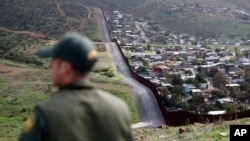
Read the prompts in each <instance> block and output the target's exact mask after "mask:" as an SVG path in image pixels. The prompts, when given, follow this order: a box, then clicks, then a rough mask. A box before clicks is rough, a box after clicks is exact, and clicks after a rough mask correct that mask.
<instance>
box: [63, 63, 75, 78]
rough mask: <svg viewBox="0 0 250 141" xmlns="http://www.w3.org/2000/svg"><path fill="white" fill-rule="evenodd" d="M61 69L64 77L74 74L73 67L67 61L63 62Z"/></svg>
mask: <svg viewBox="0 0 250 141" xmlns="http://www.w3.org/2000/svg"><path fill="white" fill-rule="evenodd" d="M61 69H62V72H63V74H64V75H67V74H69V73H72V71H73V67H72V65H71V64H70V63H68V62H66V61H62V64H61Z"/></svg>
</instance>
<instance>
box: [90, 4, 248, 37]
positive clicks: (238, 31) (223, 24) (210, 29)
mask: <svg viewBox="0 0 250 141" xmlns="http://www.w3.org/2000/svg"><path fill="white" fill-rule="evenodd" d="M97 1H100V0H91V1H90V0H87V2H88V3H89V4H96V5H98V6H100V5H101V6H102V7H104V9H105V10H106V11H107V12H110V11H111V10H117V9H118V10H121V11H123V12H127V13H133V14H134V15H136V16H137V18H138V19H139V18H140V17H144V18H146V19H151V20H153V21H155V22H156V23H158V24H160V25H161V26H163V27H165V28H167V29H169V30H173V31H176V32H179V33H187V34H190V35H194V36H198V37H199V36H201V37H210V38H228V37H229V38H244V39H245V38H247V39H248V38H250V25H249V23H250V22H249V21H250V14H249V13H250V1H248V0H237V1H234V0H206V1H200V0H175V1H172V0H154V1H152V0H138V1H132V0H105V1H102V2H101V3H98V4H97Z"/></svg>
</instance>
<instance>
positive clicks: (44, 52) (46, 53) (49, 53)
mask: <svg viewBox="0 0 250 141" xmlns="http://www.w3.org/2000/svg"><path fill="white" fill-rule="evenodd" d="M36 55H37V56H39V57H41V58H52V57H54V48H46V49H38V51H37V52H36Z"/></svg>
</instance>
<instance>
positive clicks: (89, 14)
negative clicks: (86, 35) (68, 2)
mask: <svg viewBox="0 0 250 141" xmlns="http://www.w3.org/2000/svg"><path fill="white" fill-rule="evenodd" d="M79 5H81V6H84V7H86V8H87V9H88V12H89V13H88V18H89V19H91V10H90V8H89V7H88V6H86V5H83V4H79Z"/></svg>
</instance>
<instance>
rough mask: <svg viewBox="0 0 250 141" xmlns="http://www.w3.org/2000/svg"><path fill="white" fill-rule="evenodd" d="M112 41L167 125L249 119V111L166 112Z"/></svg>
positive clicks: (154, 91)
mask: <svg viewBox="0 0 250 141" xmlns="http://www.w3.org/2000/svg"><path fill="white" fill-rule="evenodd" d="M102 12H103V11H102ZM103 14H104V13H103ZM104 19H105V22H106V24H107V27H109V26H108V23H107V21H106V18H104ZM108 30H109V33H111V31H110V29H109V28H108ZM110 37H111V35H110ZM111 38H112V37H111ZM112 41H113V42H115V43H116V45H117V47H118V49H119V51H120V53H121V55H122V57H123V59H124V60H125V62H126V65H127V66H128V68H129V70H130V73H131V74H132V76H133V78H134V79H136V80H137V81H139V82H140V83H142V84H143V85H145V86H146V87H148V88H149V89H150V90H151V91H152V92H153V94H154V97H155V99H156V101H157V103H158V106H159V108H160V110H161V113H162V115H163V117H164V119H165V122H166V124H167V125H170V126H181V125H187V124H193V123H196V122H197V123H211V122H216V121H220V120H225V121H228V120H235V119H241V118H247V117H250V110H244V111H240V112H236V113H229V114H223V115H208V114H195V113H192V112H188V111H172V110H171V111H170V110H166V108H165V107H164V105H163V103H162V100H161V98H160V96H159V94H158V92H157V90H156V86H155V85H154V84H153V83H151V82H150V81H149V80H147V79H145V78H143V77H141V76H140V75H138V74H137V73H135V72H133V71H132V69H131V67H130V65H129V61H128V59H127V58H126V57H125V55H124V53H123V51H122V49H121V47H120V45H119V44H118V42H117V40H116V39H113V40H112Z"/></svg>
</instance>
